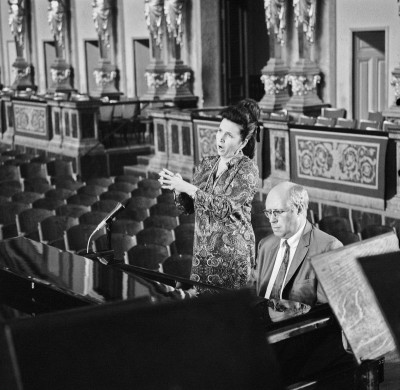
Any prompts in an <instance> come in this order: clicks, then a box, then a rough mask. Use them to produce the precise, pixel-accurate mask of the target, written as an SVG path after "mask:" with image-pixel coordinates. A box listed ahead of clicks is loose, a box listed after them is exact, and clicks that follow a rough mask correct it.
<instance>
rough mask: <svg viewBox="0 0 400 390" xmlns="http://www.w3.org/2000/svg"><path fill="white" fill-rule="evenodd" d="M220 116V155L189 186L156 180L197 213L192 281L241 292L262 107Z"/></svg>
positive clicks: (170, 177) (172, 177) (173, 178)
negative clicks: (254, 158)
mask: <svg viewBox="0 0 400 390" xmlns="http://www.w3.org/2000/svg"><path fill="white" fill-rule="evenodd" d="M221 116H222V121H221V123H220V125H219V129H218V131H217V135H216V146H217V151H218V155H217V156H210V157H205V158H204V159H203V160H202V161H201V163H200V164H199V165H198V166H197V167H196V169H195V173H194V176H193V184H191V183H188V182H186V181H184V180H183V179H182V177H181V175H180V174H173V173H172V172H170V171H169V170H167V169H163V170H162V171H161V172H160V179H159V181H160V183H161V185H162V187H163V188H168V189H171V190H173V191H174V192H175V195H176V202H177V205H178V207H179V208H181V209H182V210H183V211H184V212H185V213H188V214H190V213H193V212H194V213H195V233H194V248H193V263H192V272H191V276H190V279H191V280H193V281H196V282H203V283H208V284H212V285H215V286H219V287H225V288H229V289H239V288H241V287H245V286H246V283H247V281H248V279H249V276H250V270H251V268H252V267H253V266H254V262H255V259H254V256H255V241H254V232H253V228H252V226H251V214H250V212H251V202H252V200H253V197H254V195H255V193H256V191H257V184H258V168H257V165H256V164H255V162H254V161H253V160H252V158H253V157H254V153H255V145H256V138H257V140H258V138H259V117H260V108H259V107H258V105H257V103H256V102H255V101H254V100H252V99H245V100H242V101H241V102H239V103H238V104H237V105H236V106H229V107H227V108H225V109H224V110H223V111H222V112H221ZM197 290H198V291H199V292H201V291H202V289H201V288H198V287H197ZM210 291H211V290H210Z"/></svg>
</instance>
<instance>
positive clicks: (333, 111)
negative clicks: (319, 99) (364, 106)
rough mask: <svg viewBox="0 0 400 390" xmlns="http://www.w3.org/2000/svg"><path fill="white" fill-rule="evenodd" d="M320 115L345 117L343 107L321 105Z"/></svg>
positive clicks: (336, 117)
mask: <svg viewBox="0 0 400 390" xmlns="http://www.w3.org/2000/svg"><path fill="white" fill-rule="evenodd" d="M321 116H323V117H326V118H335V119H338V118H346V109H345V108H334V107H322V109H321Z"/></svg>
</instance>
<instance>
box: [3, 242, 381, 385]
mask: <svg viewBox="0 0 400 390" xmlns="http://www.w3.org/2000/svg"><path fill="white" fill-rule="evenodd" d="M105 258H106V256H99V255H98V254H96V255H95V256H93V255H88V257H83V256H79V255H76V254H73V253H69V252H65V251H62V250H59V249H57V248H54V247H51V246H48V245H45V244H42V243H38V242H36V241H32V240H30V239H27V238H24V237H17V238H13V239H9V240H4V241H2V242H0V318H1V324H2V331H1V334H0V346H1V347H2V350H3V351H8V353H7V354H3V353H2V354H1V355H2V356H1V357H0V380H1V382H2V383H6V384H7V386H6V387H4V388H6V389H8V390H14V389H18V390H22V389H39V388H40V389H47V388H49V389H50V388H51V389H72V388H74V389H81V388H82V389H84V388H85V389H88V388H90V389H92V388H93V389H109V388H113V389H114V388H115V389H117V388H118V389H125V388H145V389H147V388H148V389H152V388H160V387H162V388H168V389H186V388H189V387H191V388H195V389H196V388H198V389H203V388H207V389H209V388H215V389H225V388H226V389H228V388H229V389H236V388H237V389H243V388H249V389H257V388H266V389H284V388H285V389H291V390H294V389H328V388H334V389H342V388H343V389H351V388H357V389H376V388H379V385H378V387H376V386H377V383H379V381H381V380H382V375H381V373H382V361H377V362H374V363H373V364H372V366H373V368H372V369H371V367H372V366H371V367H370V365H368V367H367V372H368V375H370V373H371V372H372V371H374V372H376V374H375V375H374V378H372V379H370V380H363V381H361V382H363V383H361V382H360V380H358V379H357V378H358V377H360V376H364V379H365V375H366V374H365V372H364V373H362V371H361V370H360V367H359V366H357V365H356V363H355V361H354V359H352V358H351V356H350V358H349V359H347V361H346V362H344V363H343V364H340V365H335V364H333V362H332V366H331V367H318V365H317V366H316V367H315V370H314V372H313V373H312V374H311V375H310V376H308V377H301V378H302V379H301V381H300V382H298V381H297V378H296V375H295V374H293V375H287V370H288V367H282V364H281V363H282V362H280V359H281V358H285V359H286V357H285V356H283V355H282V354H284V353H285V351H286V350H287V349H286V346H287V345H289V346H290V344H292V345H293V343H296V340H298V337H306V338H308V340H310V342H311V343H313V342H314V343H315V342H318V341H317V340H325V338H326V337H327V335H332V334H335V335H336V336H337V335H340V327H339V325H338V323H337V321H336V320H335V318H334V316H333V314H332V311H331V310H330V307H329V306H328V305H322V306H321V307H318V308H315V309H313V310H311V311H310V312H309V313H307V314H305V315H302V316H299V317H296V318H292V319H289V320H285V321H282V322H280V323H271V321H269V320H268V316H265V312H263V313H262V314H260V310H259V306H256V305H255V302H256V301H255V300H254V297H253V296H252V295H251V294H250V293H249V292H248V291H240V292H229V291H224V290H222V289H218V288H215V292H216V293H217V294H213V295H212V296H210V297H204V298H199V299H187V295H185V293H184V292H183V291H182V290H181V289H177V288H175V287H176V283H177V282H180V283H183V284H187V285H189V284H195V283H194V282H192V281H189V280H184V279H182V278H179V277H176V276H172V275H165V274H162V273H158V272H154V271H150V270H146V269H141V268H138V267H134V266H130V265H127V264H122V263H119V262H113V261H107V260H106V261H104V260H105ZM103 263H107V264H103ZM208 287H210V288H212V286H208ZM255 306H256V308H255ZM336 336H335V337H336ZM300 353H301V352H300ZM299 356H300V358H299V357H298V356H297V357H296V359H300V360H303V359H302V357H301V354H300V355H299ZM305 360H306V359H305V358H304V361H303V363H304V362H305ZM129 362H131V363H129ZM294 364H296V362H295V361H294ZM363 369H364V371H365V367H364V368H363ZM291 371H293V370H291ZM368 375H367V376H368ZM110 377H112V380H110ZM336 382H337V383H336ZM367 382H369V383H367ZM372 382H373V383H374V384H373V386H375V387H371V386H372V385H371V383H372ZM335 383H336V384H335ZM135 384H136V385H135ZM329 386H333V387H329ZM354 386H358V387H354Z"/></svg>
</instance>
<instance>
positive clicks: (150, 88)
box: [142, 0, 167, 99]
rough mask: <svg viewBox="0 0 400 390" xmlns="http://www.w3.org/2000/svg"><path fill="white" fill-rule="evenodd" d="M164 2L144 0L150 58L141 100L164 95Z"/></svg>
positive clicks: (165, 82)
mask: <svg viewBox="0 0 400 390" xmlns="http://www.w3.org/2000/svg"><path fill="white" fill-rule="evenodd" d="M163 8H164V0H145V3H144V15H145V18H146V24H147V28H148V30H149V34H150V47H151V57H150V63H149V65H148V66H147V68H146V73H145V75H144V76H145V78H146V83H147V92H146V94H145V95H144V96H142V98H143V99H157V98H160V97H161V96H162V95H164V94H165V92H166V90H167V80H166V77H165V63H164V61H163V38H164V37H163V31H164V25H165V18H164V12H163Z"/></svg>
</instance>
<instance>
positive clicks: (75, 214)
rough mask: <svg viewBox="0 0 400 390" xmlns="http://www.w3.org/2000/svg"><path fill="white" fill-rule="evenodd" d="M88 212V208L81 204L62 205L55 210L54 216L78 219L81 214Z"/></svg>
mask: <svg viewBox="0 0 400 390" xmlns="http://www.w3.org/2000/svg"><path fill="white" fill-rule="evenodd" d="M88 211H90V207H89V206H84V205H81V204H63V205H62V206H60V207H57V208H56V215H61V216H65V217H71V218H79V217H80V216H81V215H82V214H85V213H87V212H88Z"/></svg>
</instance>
